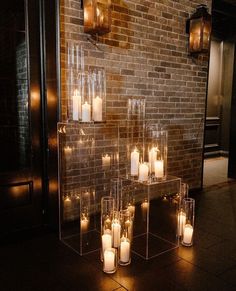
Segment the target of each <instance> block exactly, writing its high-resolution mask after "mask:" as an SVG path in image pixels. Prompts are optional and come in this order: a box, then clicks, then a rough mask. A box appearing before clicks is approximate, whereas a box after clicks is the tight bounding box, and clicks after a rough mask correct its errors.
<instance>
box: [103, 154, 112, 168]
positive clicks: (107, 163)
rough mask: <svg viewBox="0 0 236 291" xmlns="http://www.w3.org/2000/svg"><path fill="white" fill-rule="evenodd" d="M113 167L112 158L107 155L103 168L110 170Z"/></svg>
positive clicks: (104, 157) (104, 158)
mask: <svg viewBox="0 0 236 291" xmlns="http://www.w3.org/2000/svg"><path fill="white" fill-rule="evenodd" d="M110 165H111V157H110V156H109V155H108V154H106V155H105V156H103V157H102V166H103V168H109V167H110Z"/></svg>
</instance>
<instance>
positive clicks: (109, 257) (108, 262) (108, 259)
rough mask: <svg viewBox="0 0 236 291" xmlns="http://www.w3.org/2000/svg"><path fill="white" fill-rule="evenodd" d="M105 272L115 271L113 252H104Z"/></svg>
mask: <svg viewBox="0 0 236 291" xmlns="http://www.w3.org/2000/svg"><path fill="white" fill-rule="evenodd" d="M103 264H104V268H103V269H104V272H108V273H109V272H112V271H113V270H114V269H115V253H114V252H113V251H112V250H105V251H104V261H103Z"/></svg>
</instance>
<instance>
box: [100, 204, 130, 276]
mask: <svg viewBox="0 0 236 291" xmlns="http://www.w3.org/2000/svg"><path fill="white" fill-rule="evenodd" d="M134 210H135V206H133V205H129V207H128V209H126V210H122V211H120V212H117V211H115V212H114V213H113V215H112V216H113V218H111V216H109V215H108V216H107V217H105V219H104V220H103V221H102V236H101V243H102V248H101V251H102V253H101V258H102V261H103V271H104V272H105V273H108V274H111V273H114V272H116V269H117V261H118V262H119V265H121V266H126V265H129V264H130V263H131V242H132V234H133V215H134Z"/></svg>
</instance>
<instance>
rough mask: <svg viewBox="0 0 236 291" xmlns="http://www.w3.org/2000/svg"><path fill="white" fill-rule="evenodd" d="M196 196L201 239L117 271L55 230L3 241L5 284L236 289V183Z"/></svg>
mask: <svg viewBox="0 0 236 291" xmlns="http://www.w3.org/2000/svg"><path fill="white" fill-rule="evenodd" d="M195 198H196V206H197V207H196V230H195V241H194V242H195V243H194V246H193V247H191V248H184V247H180V248H179V249H177V250H175V251H173V252H171V253H166V254H164V255H161V256H159V257H157V258H155V259H152V260H150V261H144V260H143V259H141V258H139V257H137V256H134V255H133V257H132V264H131V265H130V266H128V267H119V269H118V271H117V273H115V274H114V275H105V274H104V273H103V272H102V271H101V265H100V262H99V260H98V253H94V254H93V255H91V256H89V257H80V256H79V255H77V254H76V253H74V252H73V251H72V250H70V249H69V248H67V247H66V246H64V245H63V244H62V243H61V242H60V241H58V239H57V237H56V236H55V235H54V234H47V235H45V236H41V237H38V238H34V239H26V240H24V241H20V242H18V243H17V244H10V245H5V246H2V247H0V290H3V291H8V290H12V291H18V290H19V291H21V290H24V291H25V290H33V291H36V290H40V291H52V290H57V291H61V290H65V291H69V290H75V291H77V290H79V291H80V290H81V291H86V290H96V291H97V290H104V291H106V290H109V291H110V290H119V291H123V290H133V291H139V290H140V291H151V290H157V291H158V290H160V291H168V290H176V291H177V290H179V291H185V290H190V291H192V290H199V291H204V290H207V291H211V290H214V291H215V290H216V291H218V290H219V291H224V290H225V291H226V290H236V183H230V184H227V185H225V184H224V186H223V187H222V185H221V186H215V187H210V188H208V190H205V192H203V193H199V194H198V195H196V196H195Z"/></svg>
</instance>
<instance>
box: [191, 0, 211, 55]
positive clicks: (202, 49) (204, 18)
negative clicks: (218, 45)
mask: <svg viewBox="0 0 236 291" xmlns="http://www.w3.org/2000/svg"><path fill="white" fill-rule="evenodd" d="M211 30H212V21H211V15H210V14H209V13H208V8H207V6H206V5H204V4H200V5H198V6H197V9H196V12H195V13H194V14H193V15H192V16H191V17H190V18H189V19H188V20H187V23H186V33H188V34H189V43H188V49H189V53H190V54H191V55H198V54H204V53H208V52H209V49H210V40H211Z"/></svg>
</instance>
